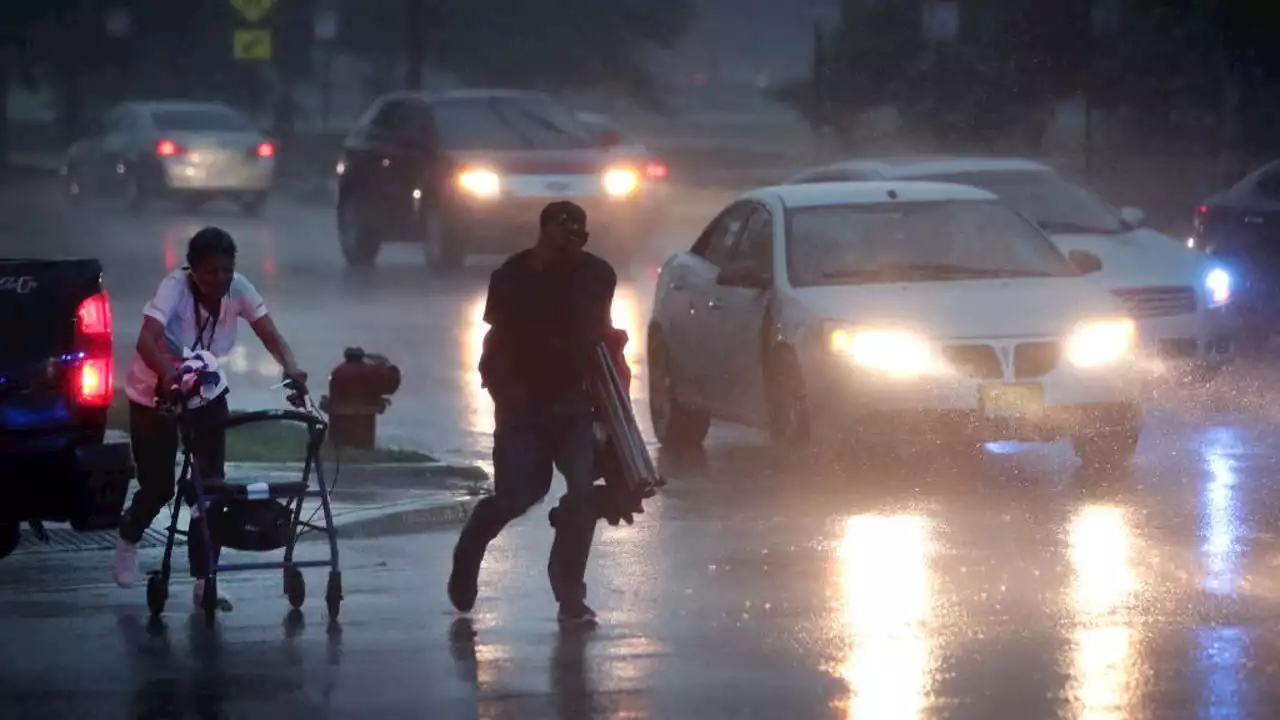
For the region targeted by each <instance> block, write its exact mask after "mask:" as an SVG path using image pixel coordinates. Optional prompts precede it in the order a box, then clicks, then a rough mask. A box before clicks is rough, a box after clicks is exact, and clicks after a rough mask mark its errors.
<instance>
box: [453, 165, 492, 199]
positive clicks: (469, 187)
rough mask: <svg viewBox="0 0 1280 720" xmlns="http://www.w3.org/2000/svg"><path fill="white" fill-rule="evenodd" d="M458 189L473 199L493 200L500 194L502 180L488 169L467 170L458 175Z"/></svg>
mask: <svg viewBox="0 0 1280 720" xmlns="http://www.w3.org/2000/svg"><path fill="white" fill-rule="evenodd" d="M458 187H459V188H461V189H462V190H463V191H464V192H466V193H468V194H469V195H472V196H474V197H478V198H493V197H497V196H498V195H499V194H500V193H501V192H502V178H500V177H498V173H496V172H494V171H492V170H490V169H488V168H482V167H477V168H467V169H465V170H463V171H462V172H460V173H458Z"/></svg>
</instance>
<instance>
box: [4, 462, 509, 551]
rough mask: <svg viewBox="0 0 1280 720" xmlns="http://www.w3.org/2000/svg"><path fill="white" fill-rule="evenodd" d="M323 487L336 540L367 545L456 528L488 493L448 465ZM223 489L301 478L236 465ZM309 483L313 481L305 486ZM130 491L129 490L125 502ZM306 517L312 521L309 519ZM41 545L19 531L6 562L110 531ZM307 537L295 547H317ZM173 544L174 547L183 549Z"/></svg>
mask: <svg viewBox="0 0 1280 720" xmlns="http://www.w3.org/2000/svg"><path fill="white" fill-rule="evenodd" d="M326 471H327V473H326V479H327V480H328V481H329V482H330V489H329V497H330V506H331V508H332V510H333V517H334V525H335V526H336V527H338V528H340V529H341V532H340V533H339V537H340V538H342V539H349V538H352V537H370V536H374V535H385V534H393V533H399V532H405V531H411V532H427V531H430V530H435V529H440V528H442V527H448V526H451V525H456V524H459V523H461V522H464V521H465V520H466V519H467V517H468V516H469V515H470V513H471V509H472V508H473V507H474V506H475V503H476V502H477V501H478V500H479V499H480V498H481V497H483V496H484V494H485V493H486V492H487V490H488V476H487V475H486V474H485V473H484V471H483V470H481V469H479V468H477V467H474V466H469V465H452V464H448V463H415V464H388V465H352V466H347V467H342V468H340V471H339V473H338V475H337V477H336V483H335V482H334V480H335V479H334V478H333V477H332V468H331V467H328V468H326ZM227 475H228V478H227V479H228V481H229V482H239V483H247V482H272V481H273V480H274V481H276V482H281V481H286V480H288V481H292V480H296V479H298V478H299V477H301V465H287V464H271V463H237V464H233V465H230V466H229V467H228V471H227ZM313 482H314V480H313ZM136 490H137V484H136V482H135V483H134V484H133V486H132V487H131V488H130V495H132V493H133V491H136ZM313 513H314V514H313ZM170 517H171V516H170V514H169V511H168V509H167V508H166V509H165V510H163V511H161V512H160V514H159V515H158V516H157V517H156V519H155V521H154V522H152V524H151V527H150V528H149V529H148V530H147V531H146V533H144V535H143V539H142V542H140V543H139V547H140V548H142V549H153V548H161V547H164V543H165V537H166V534H167V532H168V527H169V521H170ZM302 517H303V519H304V520H307V519H311V522H313V523H314V524H317V525H322V524H323V522H324V520H323V513H322V511H321V509H320V501H319V499H316V498H308V499H307V501H306V503H305V504H304V506H303V512H302ZM189 519H190V515H189V511H188V508H187V507H186V506H185V505H182V504H180V505H179V515H178V527H179V528H181V529H185V528H186V527H187V523H188V521H189ZM46 530H47V531H48V533H49V542H47V543H42V542H40V541H39V540H38V539H37V538H36V536H35V533H33V532H31V531H30V530H29V529H24V530H23V535H22V544H21V545H19V546H18V550H17V551H16V552H15V553H14V555H15V556H16V555H35V554H46V553H69V552H91V551H106V550H112V549H114V547H115V531H113V530H104V531H100V532H91V533H77V532H75V531H73V530H72V529H71V528H70V526H68V525H63V524H50V525H48V526H46ZM322 539H323V536H322V535H320V534H318V533H310V534H308V535H306V536H304V537H303V538H302V541H303V542H309V541H316V540H322ZM184 544H185V539H184V538H177V540H176V542H175V545H184Z"/></svg>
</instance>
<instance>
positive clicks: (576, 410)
mask: <svg viewBox="0 0 1280 720" xmlns="http://www.w3.org/2000/svg"><path fill="white" fill-rule="evenodd" d="M591 423H592V414H591V404H590V402H589V401H588V400H587V399H586V398H585V397H583V398H575V399H573V400H570V401H568V402H565V403H563V404H560V405H554V406H551V407H549V408H545V409H542V410H530V411H523V412H518V413H502V412H499V413H498V422H497V428H496V429H495V430H494V433H493V472H494V477H493V487H494V494H493V495H491V496H489V497H486V498H485V499H483V500H481V501H480V502H479V504H477V505H476V507H475V510H474V511H473V512H472V513H471V517H470V519H468V521H467V525H466V527H464V528H463V529H462V536H461V537H460V538H459V539H458V552H460V553H467V554H473V555H472V557H481V556H483V554H484V551H485V548H487V547H488V545H489V542H490V541H492V540H493V539H494V538H495V537H497V536H498V533H500V532H502V528H504V527H506V525H507V523H509V522H511V521H512V520H514V519H516V518H518V517H520V516H521V515H523V514H525V513H526V512H528V511H529V509H530V508H532V507H533V506H534V505H537V504H538V503H539V502H541V501H542V499H543V498H545V497H546V496H547V493H548V492H550V490H551V479H552V477H553V466H554V467H555V468H559V470H560V472H561V474H563V475H564V478H565V483H566V484H567V485H568V492H567V493H565V495H564V497H562V498H561V499H560V504H559V508H558V511H557V518H556V523H555V526H556V528H555V532H556V537H555V541H554V542H553V543H552V545H551V559H550V561H549V562H548V563H547V573H548V575H549V576H550V578H551V590H552V592H553V593H555V597H556V601H557V602H562V603H563V602H575V601H576V602H581V601H583V600H585V599H586V596H587V586H586V583H585V582H584V581H583V580H584V577H585V576H586V572H587V557H588V556H589V555H590V553H591V541H592V539H593V537H594V535H595V527H596V520H597V516H596V512H595V508H594V507H593V506H592V504H591V486H592V484H594V481H595V477H594V468H595V436H594V435H593V433H592V428H591Z"/></svg>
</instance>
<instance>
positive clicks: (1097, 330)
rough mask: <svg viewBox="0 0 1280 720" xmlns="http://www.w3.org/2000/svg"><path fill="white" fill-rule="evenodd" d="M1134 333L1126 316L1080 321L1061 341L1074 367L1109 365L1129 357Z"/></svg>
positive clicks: (1132, 325)
mask: <svg viewBox="0 0 1280 720" xmlns="http://www.w3.org/2000/svg"><path fill="white" fill-rule="evenodd" d="M1137 334H1138V330H1137V326H1136V325H1134V322H1133V320H1130V319H1129V318H1114V319H1110V320H1093V321H1090V322H1085V323H1081V324H1080V325H1079V326H1077V327H1076V329H1075V330H1074V331H1073V332H1072V333H1071V335H1069V336H1068V337H1067V341H1066V343H1065V344H1064V349H1065V351H1066V356H1067V360H1068V361H1069V362H1070V363H1071V364H1072V365H1075V366H1076V367H1078V368H1096V367H1102V366H1105V365H1111V364H1113V363H1116V362H1119V361H1121V360H1124V359H1126V358H1129V357H1132V355H1133V351H1134V347H1135V345H1136V343H1135V340H1136V338H1137Z"/></svg>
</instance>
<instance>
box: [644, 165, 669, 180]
mask: <svg viewBox="0 0 1280 720" xmlns="http://www.w3.org/2000/svg"><path fill="white" fill-rule="evenodd" d="M644 174H645V176H646V177H650V178H664V177H666V176H667V164H666V163H660V162H651V163H649V164H648V165H645V166H644Z"/></svg>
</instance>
